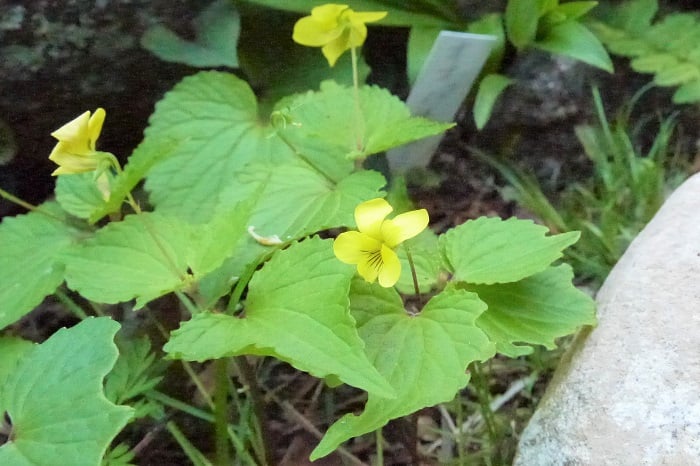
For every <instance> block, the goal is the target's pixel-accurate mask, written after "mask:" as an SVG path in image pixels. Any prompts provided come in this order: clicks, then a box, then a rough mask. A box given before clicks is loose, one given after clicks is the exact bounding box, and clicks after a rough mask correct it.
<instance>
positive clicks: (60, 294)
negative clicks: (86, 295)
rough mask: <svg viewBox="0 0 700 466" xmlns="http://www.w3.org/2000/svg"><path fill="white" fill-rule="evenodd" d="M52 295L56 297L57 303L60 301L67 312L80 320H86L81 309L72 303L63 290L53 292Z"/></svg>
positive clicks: (86, 316) (84, 313)
mask: <svg viewBox="0 0 700 466" xmlns="http://www.w3.org/2000/svg"><path fill="white" fill-rule="evenodd" d="M53 294H54V295H56V297H57V298H58V300H59V301H61V304H63V305H64V306H66V307H67V308H68V310H69V311H71V312H72V313H73V314H75V315H76V317H78V318H79V319H80V320H85V319H87V318H88V315H87V313H86V312H85V311H84V310H83V308H82V307H80V306H78V304H77V303H76V302H75V301H73V299H71V297H70V296H68V295H67V294H66V293H65V292H64V291H63V290H61V289H60V288H59V289H57V290H56V291H54V293H53Z"/></svg>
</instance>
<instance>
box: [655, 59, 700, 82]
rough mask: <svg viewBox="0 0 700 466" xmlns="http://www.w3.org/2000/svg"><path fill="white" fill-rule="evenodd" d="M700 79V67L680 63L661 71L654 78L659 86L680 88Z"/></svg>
mask: <svg viewBox="0 0 700 466" xmlns="http://www.w3.org/2000/svg"><path fill="white" fill-rule="evenodd" d="M699 79H700V66H698V64H695V63H679V64H678V65H675V66H671V67H669V68H666V69H663V70H661V71H659V72H658V73H657V74H656V76H654V83H655V84H656V85H658V86H679V85H681V84H685V83H687V82H693V81H698V80H699Z"/></svg>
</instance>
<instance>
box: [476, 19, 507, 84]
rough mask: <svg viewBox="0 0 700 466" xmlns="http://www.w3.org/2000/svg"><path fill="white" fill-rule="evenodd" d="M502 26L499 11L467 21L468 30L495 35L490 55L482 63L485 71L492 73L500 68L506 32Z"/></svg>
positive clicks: (504, 50)
mask: <svg viewBox="0 0 700 466" xmlns="http://www.w3.org/2000/svg"><path fill="white" fill-rule="evenodd" d="M503 28H504V25H503V15H502V14H500V13H490V14H486V15H483V16H481V17H480V18H479V19H478V20H476V21H474V22H473V23H469V28H468V29H467V31H468V32H472V33H474V34H488V35H491V36H494V37H496V43H495V44H494V46H493V49H492V51H491V55H490V56H489V58H488V60H486V64H485V65H484V72H485V73H492V72H494V71H497V70H499V69H500V68H501V63H502V62H503V56H504V55H505V52H506V32H505V30H504V29H503Z"/></svg>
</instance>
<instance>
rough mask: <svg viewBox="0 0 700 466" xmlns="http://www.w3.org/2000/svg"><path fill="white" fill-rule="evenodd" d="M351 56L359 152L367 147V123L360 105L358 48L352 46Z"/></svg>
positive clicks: (356, 143)
mask: <svg viewBox="0 0 700 466" xmlns="http://www.w3.org/2000/svg"><path fill="white" fill-rule="evenodd" d="M350 56H351V58H352V87H353V89H354V97H355V99H354V100H355V149H356V150H357V151H358V152H363V151H364V148H365V147H364V143H363V141H362V139H363V137H364V134H365V128H364V126H365V125H364V120H363V119H362V108H361V107H360V76H359V72H358V70H357V50H356V48H355V47H352V48H350Z"/></svg>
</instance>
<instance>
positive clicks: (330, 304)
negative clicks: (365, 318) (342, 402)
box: [164, 238, 393, 397]
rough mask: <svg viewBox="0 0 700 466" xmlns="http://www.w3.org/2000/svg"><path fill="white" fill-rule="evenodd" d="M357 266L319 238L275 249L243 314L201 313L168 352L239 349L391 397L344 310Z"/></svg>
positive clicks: (187, 355) (200, 357) (189, 356)
mask: <svg viewBox="0 0 700 466" xmlns="http://www.w3.org/2000/svg"><path fill="white" fill-rule="evenodd" d="M353 274H354V270H353V268H351V267H348V266H347V265H346V264H343V263H341V262H340V261H338V260H337V259H336V258H335V256H334V255H333V250H332V241H331V240H321V239H319V238H311V239H307V240H305V241H303V242H301V243H295V244H293V245H292V246H290V247H289V248H288V249H285V250H283V251H280V252H278V253H277V254H276V255H275V256H274V257H273V258H272V259H271V260H270V262H268V263H267V264H266V265H265V267H263V269H262V270H261V271H259V272H258V273H256V274H255V275H254V276H253V279H252V280H251V281H250V285H249V291H248V297H247V301H246V304H245V309H244V315H243V316H241V317H232V316H229V315H224V314H212V313H202V314H198V315H196V316H195V317H194V318H193V319H192V320H190V321H188V322H185V323H183V324H182V326H181V327H180V329H178V330H176V331H175V332H173V333H172V335H171V338H170V341H169V342H168V343H167V344H166V345H165V347H164V350H165V351H166V352H168V353H169V354H170V355H171V356H172V357H175V358H180V359H186V360H191V361H204V360H207V359H217V358H221V357H227V356H235V355H241V354H259V355H270V356H275V357H277V358H279V359H281V360H283V361H287V362H289V363H290V364H292V365H293V366H294V367H296V368H297V369H299V370H302V371H306V372H308V373H310V374H312V375H314V376H316V377H319V378H323V377H331V376H333V377H337V378H338V379H340V380H341V381H343V382H345V383H347V384H349V385H352V386H355V387H358V388H361V389H363V390H367V391H368V392H371V393H378V394H380V395H382V396H386V397H390V396H392V395H393V391H392V389H391V387H390V386H389V385H388V384H387V382H386V381H385V380H384V379H383V378H382V377H381V376H380V375H379V373H377V371H376V369H375V368H374V367H373V366H372V365H371V364H370V363H369V361H368V360H367V357H366V356H365V354H364V351H363V349H362V348H363V343H362V340H360V338H359V336H358V334H357V330H356V329H355V322H354V320H353V319H352V317H350V313H349V310H348V298H347V294H348V289H349V287H350V279H351V277H352V275H353Z"/></svg>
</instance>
